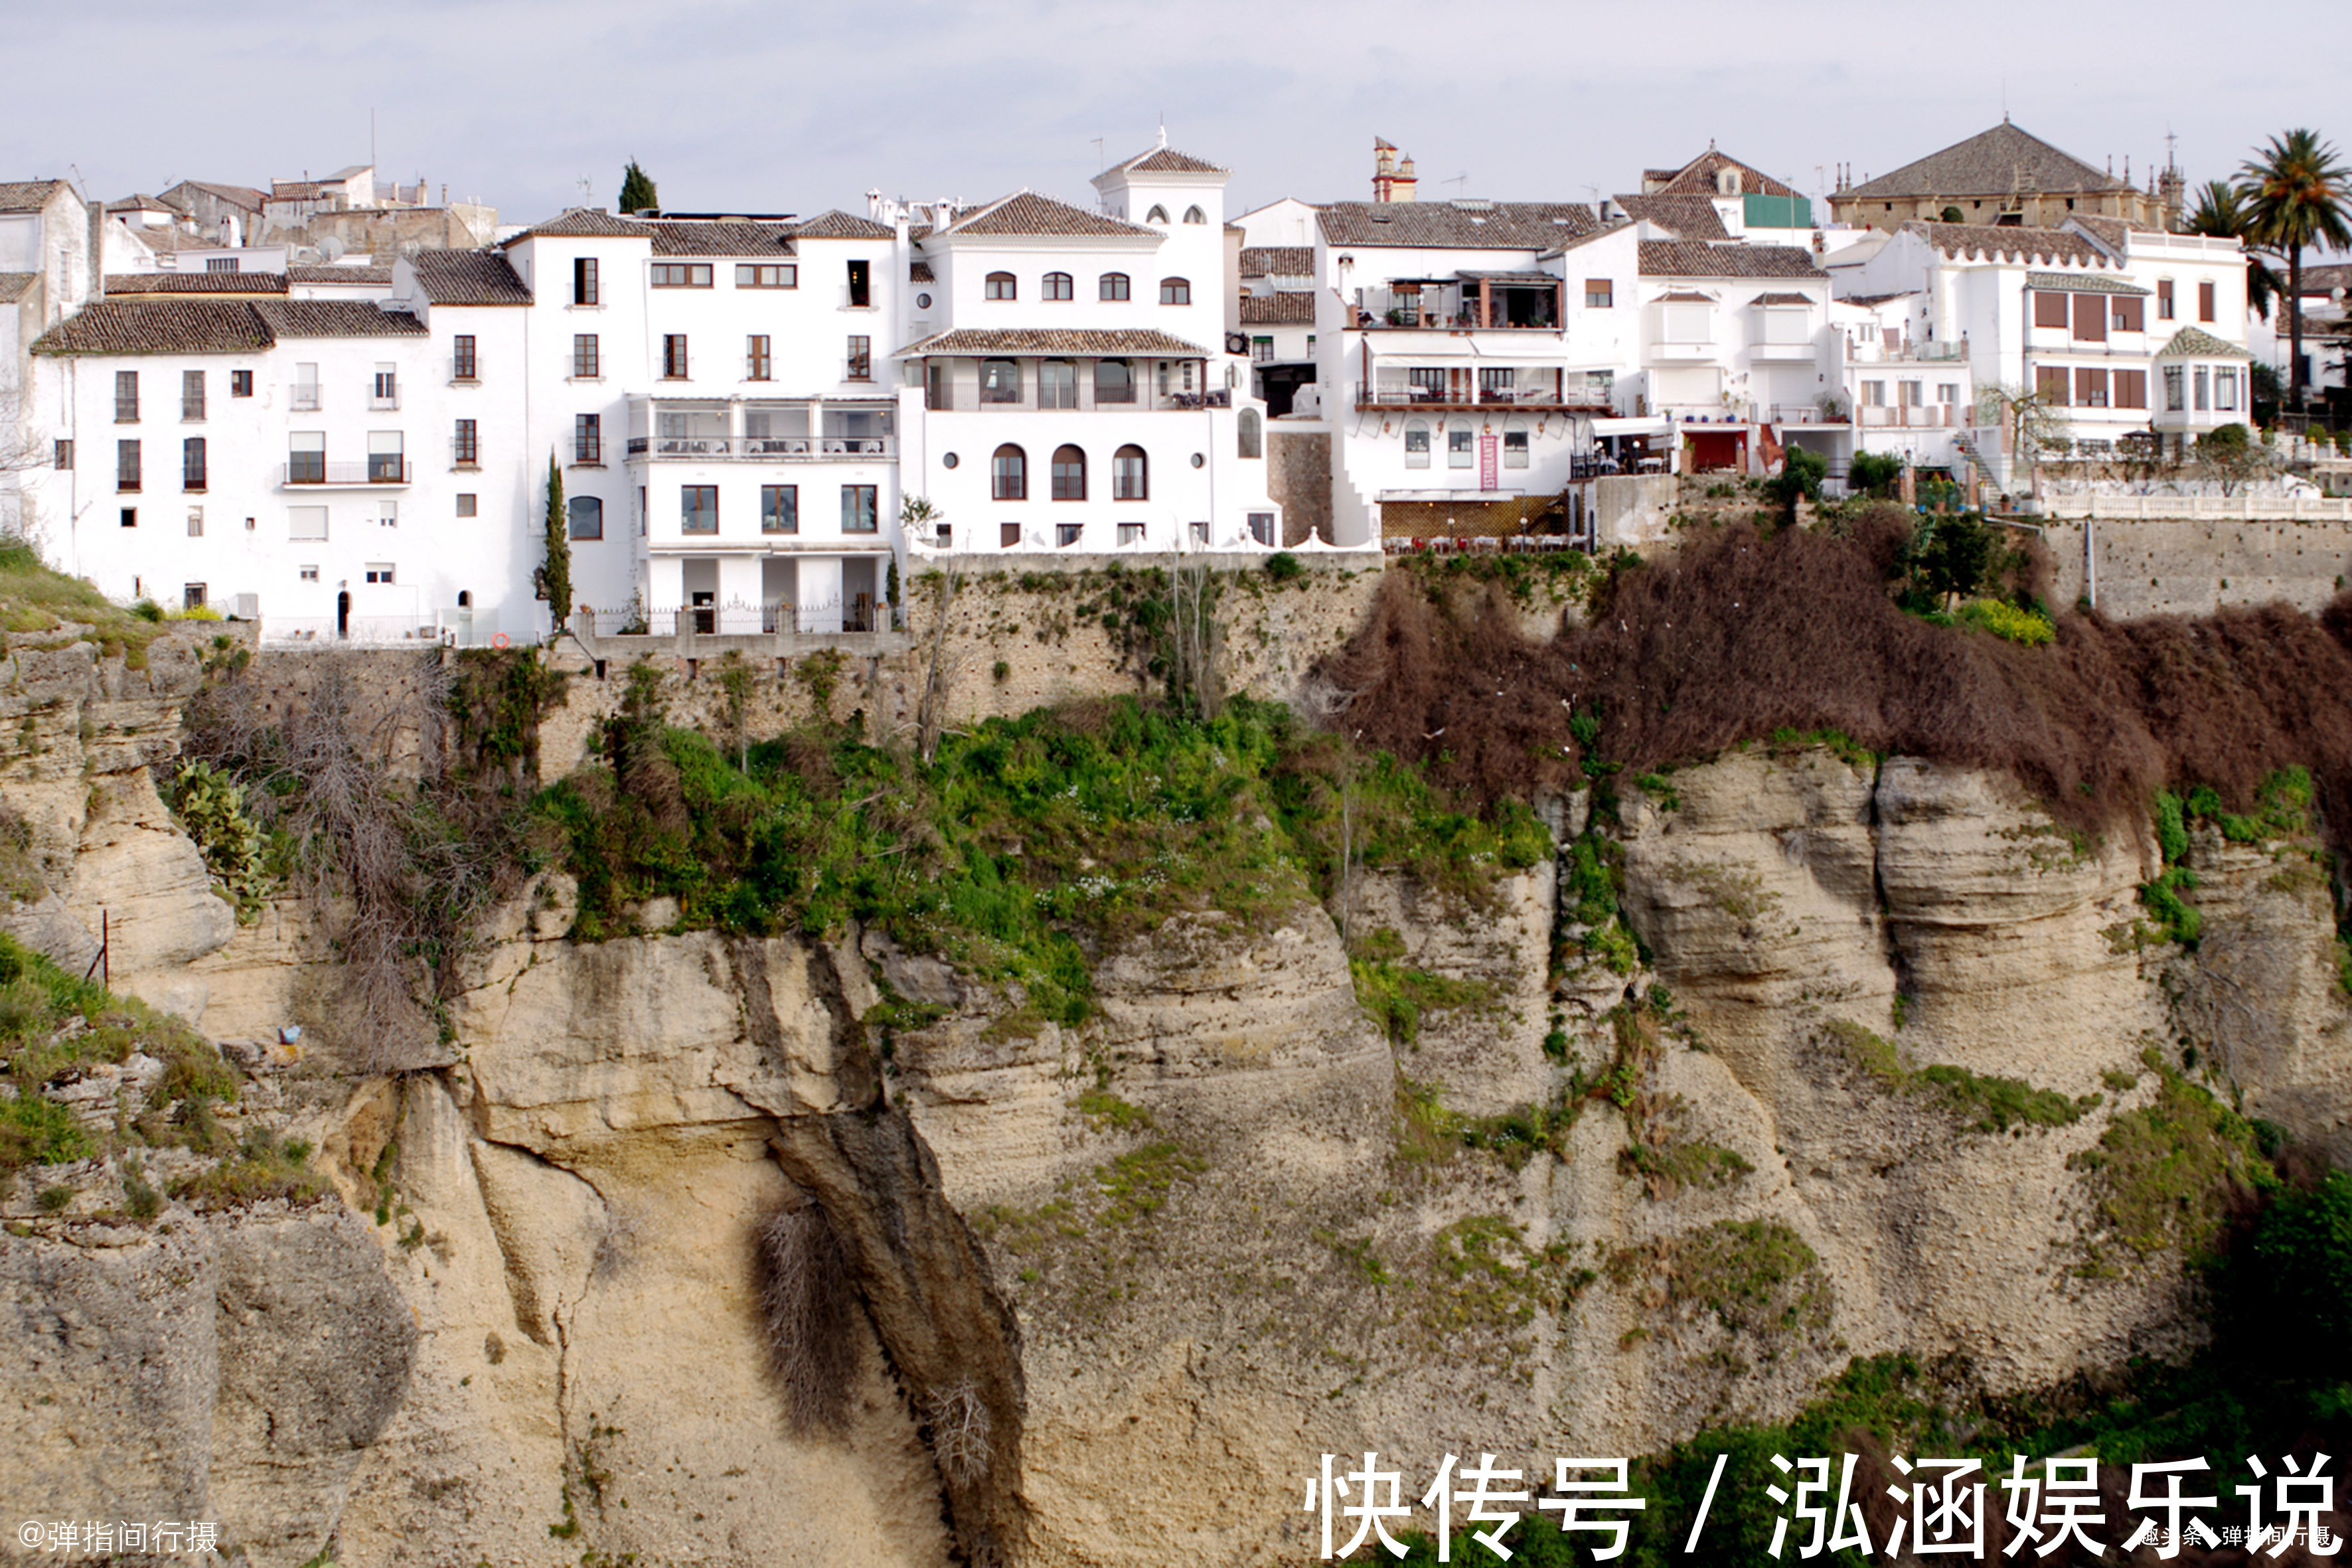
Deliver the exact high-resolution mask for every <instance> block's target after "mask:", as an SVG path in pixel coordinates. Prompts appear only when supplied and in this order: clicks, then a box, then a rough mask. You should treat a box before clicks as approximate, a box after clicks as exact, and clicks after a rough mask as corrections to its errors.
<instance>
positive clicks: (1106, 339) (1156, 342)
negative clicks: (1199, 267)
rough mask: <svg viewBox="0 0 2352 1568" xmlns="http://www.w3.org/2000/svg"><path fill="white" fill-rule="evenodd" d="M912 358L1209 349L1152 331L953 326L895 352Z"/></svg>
mask: <svg viewBox="0 0 2352 1568" xmlns="http://www.w3.org/2000/svg"><path fill="white" fill-rule="evenodd" d="M898 353H899V354H900V355H901V356H902V357H903V356H907V355H913V354H1075V355H1081V356H1085V357H1089V358H1092V357H1099V356H1102V355H1110V356H1113V357H1118V356H1122V355H1127V354H1143V355H1154V356H1158V357H1160V358H1163V359H1206V358H1208V357H1210V356H1209V351H1208V350H1206V349H1204V348H1202V347H1201V346H1200V345H1199V344H1198V343H1188V342H1185V341H1184V340H1183V339H1181V338H1179V337H1173V336H1171V335H1170V334H1169V333H1167V332H1162V331H1153V330H1149V329H1145V330H1136V329H1129V330H1126V331H1091V330H1088V329H1085V328H1064V327H1053V328H1038V327H958V328H956V329H955V330H954V331H946V332H940V333H939V334H937V335H936V336H933V337H929V338H925V339H924V340H923V341H922V342H919V343H912V344H909V345H908V346H907V347H906V348H903V349H900V350H899V351H898Z"/></svg>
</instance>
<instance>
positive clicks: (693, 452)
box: [629, 436, 898, 463]
mask: <svg viewBox="0 0 2352 1568" xmlns="http://www.w3.org/2000/svg"><path fill="white" fill-rule="evenodd" d="M897 453H898V438H897V437H892V436H731V437H730V436H632V437H629V456H630V457H632V458H694V459H703V458H727V459H729V460H730V461H733V460H742V461H748V462H755V463H760V462H775V461H778V460H780V459H793V458H797V459H802V460H808V459H814V458H889V457H893V456H896V455H897Z"/></svg>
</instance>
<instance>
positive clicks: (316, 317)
mask: <svg viewBox="0 0 2352 1568" xmlns="http://www.w3.org/2000/svg"><path fill="white" fill-rule="evenodd" d="M247 309H249V310H252V311H253V313H254V314H255V315H257V316H258V317H260V318H261V321H262V324H263V325H264V326H266V327H268V329H269V331H270V332H271V334H272V335H273V336H276V337H280V338H421V337H423V336H425V323H424V322H422V321H418V320H417V319H416V318H415V316H412V315H410V314H409V313H408V312H407V311H405V310H377V309H376V307H375V303H374V301H373V300H255V301H254V302H253V303H252V304H251V305H250V306H248V307H247Z"/></svg>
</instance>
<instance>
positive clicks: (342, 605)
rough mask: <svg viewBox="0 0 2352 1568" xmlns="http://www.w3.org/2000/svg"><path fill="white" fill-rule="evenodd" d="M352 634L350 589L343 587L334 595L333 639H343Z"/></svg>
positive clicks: (339, 640)
mask: <svg viewBox="0 0 2352 1568" xmlns="http://www.w3.org/2000/svg"><path fill="white" fill-rule="evenodd" d="M351 635H352V591H351V590H350V589H349V588H345V589H343V590H342V591H341V592H340V593H338V594H337V595H335V640H336V641H338V642H341V641H343V640H344V639H346V638H348V637H350V636H351Z"/></svg>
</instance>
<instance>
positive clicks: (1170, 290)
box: [1160, 278, 1192, 305]
mask: <svg viewBox="0 0 2352 1568" xmlns="http://www.w3.org/2000/svg"><path fill="white" fill-rule="evenodd" d="M1160 303H1161V304H1163V305H1189V304H1191V303H1192V280H1191V279H1186V278H1162V279H1160Z"/></svg>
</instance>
